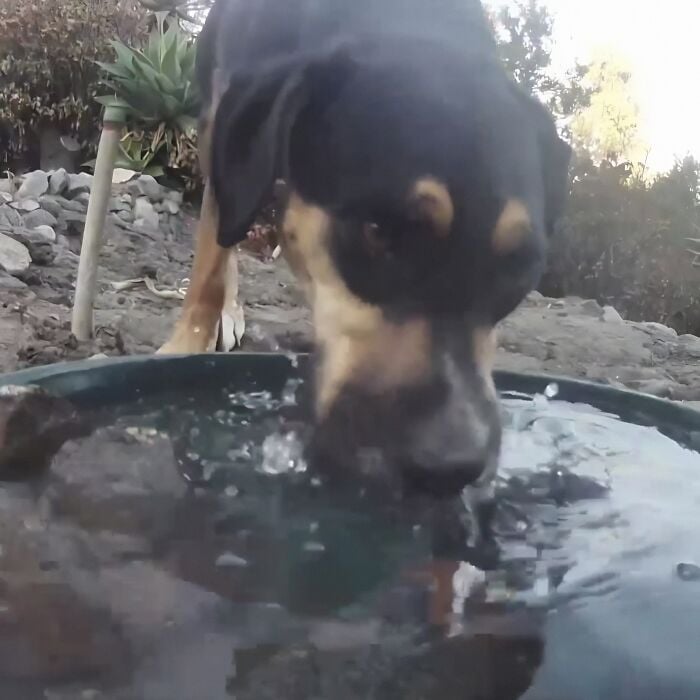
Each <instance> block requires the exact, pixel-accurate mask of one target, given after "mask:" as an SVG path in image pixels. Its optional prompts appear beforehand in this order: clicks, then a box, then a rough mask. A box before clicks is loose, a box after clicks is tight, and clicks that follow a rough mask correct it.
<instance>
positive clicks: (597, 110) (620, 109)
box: [571, 51, 647, 162]
mask: <svg viewBox="0 0 700 700" xmlns="http://www.w3.org/2000/svg"><path fill="white" fill-rule="evenodd" d="M583 84H584V85H586V86H588V87H589V89H590V91H591V98H590V100H589V104H588V105H587V106H586V107H585V108H584V109H582V110H581V111H580V112H579V113H578V114H577V115H576V116H575V117H574V119H573V122H572V125H571V127H572V128H571V131H572V135H573V137H574V140H575V142H576V144H577V145H578V146H579V148H584V149H585V150H586V151H588V152H589V153H590V154H591V155H592V156H593V158H594V159H595V160H597V161H602V160H604V159H605V160H610V161H613V162H617V161H620V160H627V161H635V160H641V159H643V158H644V156H645V152H646V150H647V149H646V147H645V146H644V144H643V143H642V140H641V138H640V136H639V107H638V105H637V104H636V102H635V100H634V94H633V90H632V74H631V71H630V69H629V67H628V66H627V65H626V63H625V61H624V60H623V59H622V58H621V57H620V56H618V55H616V54H615V53H614V52H611V51H607V52H606V53H605V54H603V55H600V56H598V57H596V58H595V59H594V60H593V62H592V63H591V65H590V66H589V69H588V71H587V73H586V75H585V76H584V78H583Z"/></svg>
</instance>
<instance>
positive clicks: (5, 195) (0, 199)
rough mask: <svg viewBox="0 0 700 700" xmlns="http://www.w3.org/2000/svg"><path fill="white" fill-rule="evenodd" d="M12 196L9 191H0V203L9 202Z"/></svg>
mask: <svg viewBox="0 0 700 700" xmlns="http://www.w3.org/2000/svg"><path fill="white" fill-rule="evenodd" d="M12 199H13V197H12V195H11V194H10V193H9V192H0V203H2V204H9V203H10V202H11V201H12Z"/></svg>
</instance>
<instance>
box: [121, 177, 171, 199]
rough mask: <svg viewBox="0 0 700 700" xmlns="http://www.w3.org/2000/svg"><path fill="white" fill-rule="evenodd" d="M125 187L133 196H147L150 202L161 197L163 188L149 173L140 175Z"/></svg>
mask: <svg viewBox="0 0 700 700" xmlns="http://www.w3.org/2000/svg"><path fill="white" fill-rule="evenodd" d="M127 189H128V192H129V194H131V195H133V196H134V197H148V199H150V200H151V201H152V202H159V201H160V200H161V199H163V188H162V187H161V186H160V185H159V184H158V182H157V181H156V179H155V178H154V177H151V176H150V175H141V177H139V178H138V179H136V180H132V181H131V182H130V183H129V184H128V186H127Z"/></svg>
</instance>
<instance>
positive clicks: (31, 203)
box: [10, 199, 39, 211]
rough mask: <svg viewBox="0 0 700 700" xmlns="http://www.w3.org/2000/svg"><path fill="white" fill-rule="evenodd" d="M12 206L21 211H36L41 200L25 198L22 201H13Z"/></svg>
mask: <svg viewBox="0 0 700 700" xmlns="http://www.w3.org/2000/svg"><path fill="white" fill-rule="evenodd" d="M10 206H11V207H12V208H13V209H18V210H19V211H35V210H36V209H38V208H39V202H37V201H36V199H23V200H21V201H17V202H12V203H11V204H10Z"/></svg>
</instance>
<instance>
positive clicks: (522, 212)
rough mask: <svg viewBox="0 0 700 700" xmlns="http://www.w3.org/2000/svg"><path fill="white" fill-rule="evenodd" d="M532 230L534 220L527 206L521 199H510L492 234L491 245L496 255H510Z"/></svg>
mask: <svg viewBox="0 0 700 700" xmlns="http://www.w3.org/2000/svg"><path fill="white" fill-rule="evenodd" d="M531 231H532V221H531V220H530V214H529V212H528V210H527V207H526V206H525V205H524V204H523V203H522V202H521V201H520V200H519V199H509V200H508V201H507V202H506V205H505V207H503V211H501V214H500V216H499V217H498V221H496V225H495V226H494V228H493V234H492V235H491V247H492V249H493V252H494V253H496V255H508V254H509V253H512V252H514V251H516V250H517V249H518V248H519V247H520V246H521V245H522V244H523V243H524V242H525V239H526V238H527V237H528V235H529V234H530V232H531Z"/></svg>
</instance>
